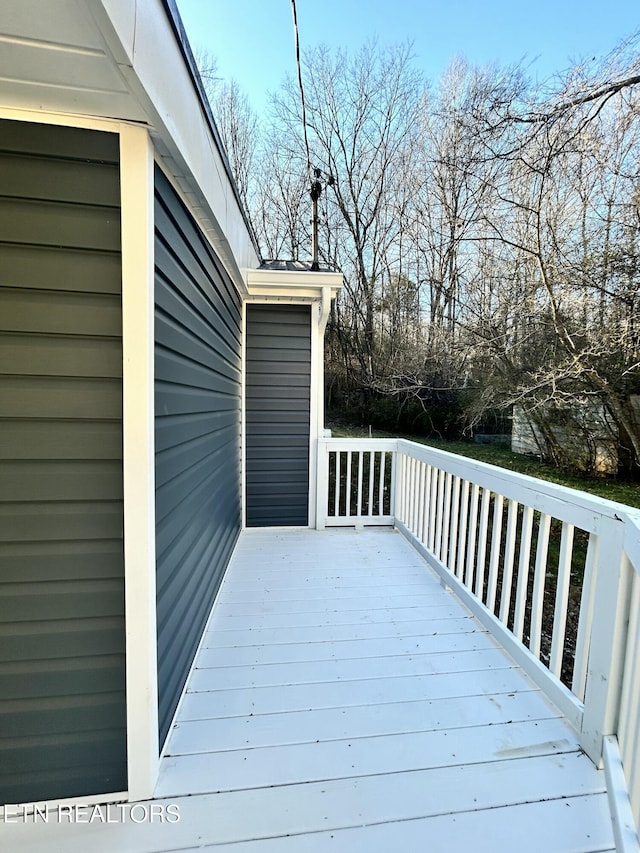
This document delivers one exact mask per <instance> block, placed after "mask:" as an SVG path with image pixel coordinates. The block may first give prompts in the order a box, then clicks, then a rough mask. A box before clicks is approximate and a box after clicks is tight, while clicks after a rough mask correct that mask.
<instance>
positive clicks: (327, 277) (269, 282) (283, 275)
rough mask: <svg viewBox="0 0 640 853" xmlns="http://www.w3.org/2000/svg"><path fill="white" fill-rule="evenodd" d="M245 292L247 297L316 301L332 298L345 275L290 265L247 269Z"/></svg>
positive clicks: (342, 282)
mask: <svg viewBox="0 0 640 853" xmlns="http://www.w3.org/2000/svg"><path fill="white" fill-rule="evenodd" d="M246 276H247V292H248V296H249V298H250V299H269V300H273V301H288V302H316V301H318V300H323V299H326V298H327V296H328V297H329V298H330V299H334V298H335V296H336V294H337V293H338V291H339V290H340V288H341V287H342V285H343V284H344V277H343V275H342V273H340V272H326V271H317V272H311V271H307V270H291V269H264V268H261V269H260V268H259V269H250V270H246Z"/></svg>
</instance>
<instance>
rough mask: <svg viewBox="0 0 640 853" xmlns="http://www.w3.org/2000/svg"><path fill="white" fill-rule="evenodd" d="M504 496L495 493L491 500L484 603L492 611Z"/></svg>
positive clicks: (496, 584)
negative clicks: (487, 578) (490, 524)
mask: <svg viewBox="0 0 640 853" xmlns="http://www.w3.org/2000/svg"><path fill="white" fill-rule="evenodd" d="M503 507H504V498H503V497H502V495H496V496H495V498H494V501H493V526H492V529H491V556H490V557H489V582H488V584H487V600H486V605H487V607H488V608H489V610H490V611H491V612H492V613H493V612H494V611H495V607H496V590H497V588H498V566H499V563H500V543H501V541H502V516H503Z"/></svg>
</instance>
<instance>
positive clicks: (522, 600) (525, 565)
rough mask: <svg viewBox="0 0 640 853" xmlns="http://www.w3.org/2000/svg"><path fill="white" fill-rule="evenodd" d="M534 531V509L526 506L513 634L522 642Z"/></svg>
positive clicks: (521, 538) (523, 515) (521, 535)
mask: <svg viewBox="0 0 640 853" xmlns="http://www.w3.org/2000/svg"><path fill="white" fill-rule="evenodd" d="M532 530H533V508H532V507H530V506H525V507H524V509H523V511H522V532H521V534H520V557H519V558H518V581H517V584H516V609H515V614H514V617H513V633H514V634H515V635H516V637H517V638H518V639H519V640H522V634H523V632H524V616H525V610H526V607H527V591H528V589H529V561H530V560H531V532H532Z"/></svg>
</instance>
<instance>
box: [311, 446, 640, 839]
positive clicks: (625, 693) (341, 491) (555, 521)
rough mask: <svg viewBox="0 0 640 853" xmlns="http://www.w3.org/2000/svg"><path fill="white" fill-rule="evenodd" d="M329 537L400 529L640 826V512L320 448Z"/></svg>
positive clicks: (491, 470)
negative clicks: (533, 686) (356, 530)
mask: <svg viewBox="0 0 640 853" xmlns="http://www.w3.org/2000/svg"><path fill="white" fill-rule="evenodd" d="M317 507H318V515H317V519H316V522H317V527H319V528H322V527H325V526H346V525H350V526H356V527H359V526H365V525H394V526H395V527H396V528H397V529H398V530H399V531H401V532H402V533H403V534H404V535H405V536H406V538H407V539H408V540H409V541H410V542H412V544H413V545H414V546H415V547H416V548H417V549H418V551H420V552H421V553H422V554H423V556H424V557H425V558H426V560H427V561H428V562H429V564H430V565H431V566H432V567H433V568H434V569H435V571H436V572H437V573H438V574H439V575H440V577H441V579H442V582H443V583H444V584H445V585H446V586H448V587H450V588H451V589H452V590H454V591H455V592H456V593H457V594H458V596H459V597H460V598H461V599H462V600H463V602H464V603H465V604H466V606H467V607H469V609H470V610H471V611H472V612H473V613H474V614H475V615H476V616H477V618H478V619H479V620H480V621H481V622H482V623H483V624H484V625H485V627H487V629H488V630H490V631H491V632H492V633H493V634H494V635H495V636H496V637H497V638H498V639H499V640H500V642H501V643H502V644H503V646H504V647H505V648H506V650H507V651H508V652H509V653H510V654H511V655H512V656H513V657H514V658H515V659H516V661H517V662H518V663H519V664H520V665H521V666H523V667H524V669H525V670H526V671H527V673H528V674H529V675H530V677H532V678H533V679H534V681H535V682H536V683H537V684H538V685H539V686H540V688H541V689H542V690H544V691H545V692H546V694H547V695H548V696H549V698H550V699H551V700H552V701H553V702H554V703H555V704H556V705H557V706H558V708H559V709H560V710H561V711H562V712H563V713H564V714H565V716H566V717H567V718H568V719H569V721H570V722H571V723H572V724H573V725H574V727H575V728H576V730H577V732H578V733H579V736H580V741H581V745H582V747H583V749H584V751H585V752H586V753H587V754H588V755H589V756H590V758H591V759H592V760H593V761H594V763H595V764H596V765H601V764H603V765H604V769H605V772H606V775H607V785H608V790H609V793H610V797H611V804H612V814H613V817H614V825H615V830H616V838H617V846H618V849H624V850H626V849H638V847H637V845H638V839H637V834H636V827H637V826H638V825H640V513H639V512H638V511H636V510H632V509H631V508H629V507H626V506H624V505H621V504H617V503H614V502H612V501H607V500H604V499H602V498H598V497H595V496H592V495H589V494H586V493H584V492H580V491H576V490H574V489H568V488H566V487H563V486H559V485H555V484H553V483H548V482H545V481H542V480H537V479H535V478H533V477H528V476H525V475H522V474H517V473H514V472H512V471H508V470H505V469H501V468H496V467H494V466H492V465H487V464H485V463H482V462H476V461H474V460H471V459H466V458H464V457H461V456H457V455H455V454H451V453H446V452H444V451H441V450H436V449H435V448H430V447H426V446H424V445H421V444H416V443H414V442H410V441H405V440H403V439H397V440H396V439H322V440H320V441H319V442H318V494H317Z"/></svg>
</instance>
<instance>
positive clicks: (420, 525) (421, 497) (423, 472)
mask: <svg viewBox="0 0 640 853" xmlns="http://www.w3.org/2000/svg"><path fill="white" fill-rule="evenodd" d="M426 478H427V466H426V465H425V464H424V462H421V463H420V476H419V477H418V517H417V522H416V527H415V530H414V533H415V534H416V536H417V537H418V539H419V540H420V541H421V542H422V541H423V540H422V537H423V535H424V505H425V494H424V484H425V481H426Z"/></svg>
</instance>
